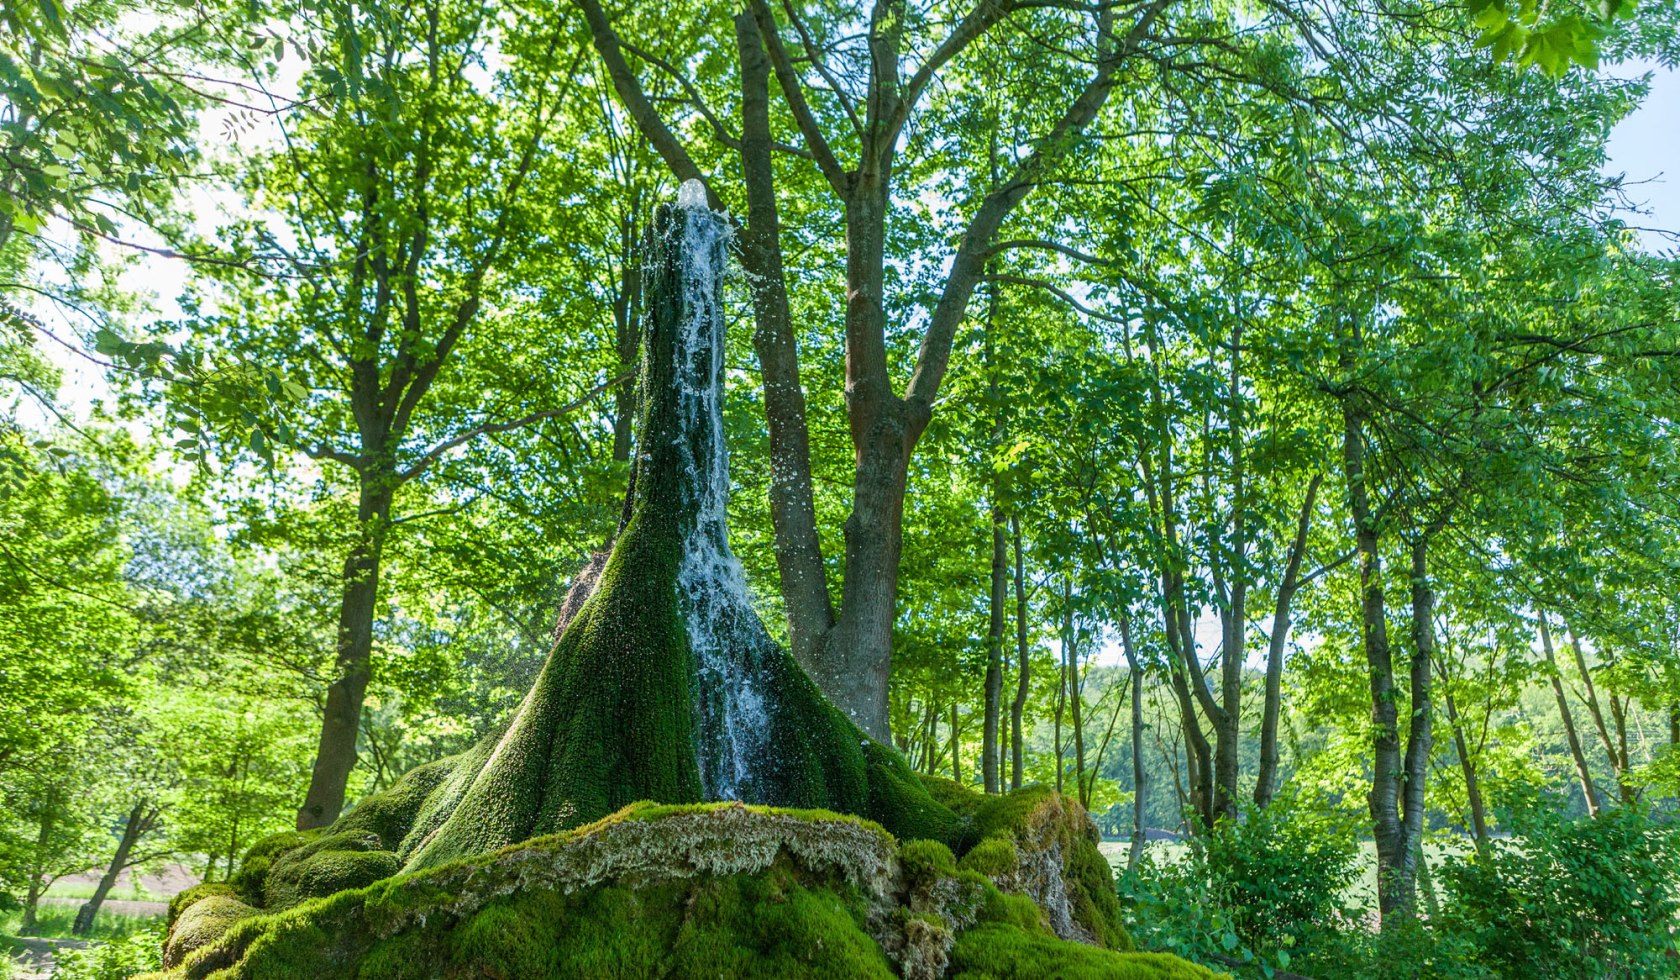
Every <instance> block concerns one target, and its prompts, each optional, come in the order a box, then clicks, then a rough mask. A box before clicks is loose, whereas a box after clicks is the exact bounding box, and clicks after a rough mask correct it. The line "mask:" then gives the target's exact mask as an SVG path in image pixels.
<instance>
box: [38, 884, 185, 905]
mask: <svg viewBox="0 0 1680 980" xmlns="http://www.w3.org/2000/svg"><path fill="white" fill-rule="evenodd" d="M96 887H97V886H96V885H93V884H91V883H89V882H85V881H55V882H53V885H52V887H51V888H48V889H47V895H48V896H49V897H51V898H92V897H93V890H94V888H96ZM105 897H106V898H107V899H109V900H111V901H123V902H167V901H169V896H168V895H163V894H159V893H158V892H155V891H153V890H152V889H150V888H147V887H145V886H144V885H142V886H140V887H138V888H136V887H135V886H133V885H130V884H127V883H126V882H125V883H124V884H122V885H119V886H117V887H116V888H113V889H111V890H110V892H109V893H107V894H106V896H105Z"/></svg>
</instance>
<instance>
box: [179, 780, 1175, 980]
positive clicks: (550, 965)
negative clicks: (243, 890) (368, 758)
mask: <svg viewBox="0 0 1680 980" xmlns="http://www.w3.org/2000/svg"><path fill="white" fill-rule="evenodd" d="M1054 812H1056V813H1059V812H1060V811H1054ZM1040 816H1041V817H1042V816H1044V815H1043V814H1040ZM333 836H336V835H328V836H326V837H321V838H318V839H316V840H314V841H312V842H310V845H308V846H307V847H305V848H294V849H293V850H292V851H291V852H288V853H287V854H285V855H284V857H285V859H286V864H287V866H296V867H308V866H312V865H313V864H314V863H315V862H317V861H320V860H324V859H337V858H342V857H344V856H346V855H384V856H387V857H389V856H390V852H388V851H345V850H341V849H340V848H341V847H343V846H362V845H367V844H369V843H371V840H372V836H373V835H371V834H361V835H358V834H357V833H355V832H345V833H344V834H343V837H342V839H340V840H333V839H332V838H333ZM223 901H226V902H232V900H231V899H229V898H227V897H226V896H213V897H211V898H207V899H203V900H201V901H200V902H199V903H198V904H200V905H202V904H205V903H208V902H223ZM234 904H237V903H234ZM194 908H196V906H194ZM189 911H190V910H189ZM208 911H209V910H207V912H208ZM240 914H242V915H248V914H249V910H245V911H243V912H241V913H240ZM230 918H231V917H230ZM219 927H220V928H224V929H225V930H226V931H225V932H224V933H223V934H222V935H221V936H220V938H217V939H213V940H211V941H209V942H208V944H207V945H205V946H204V947H203V948H202V949H199V950H198V952H196V953H193V954H191V955H190V956H188V957H187V958H186V960H185V962H183V963H181V964H180V965H178V966H176V967H174V968H173V969H172V970H170V971H169V972H168V973H167V974H164V975H163V977H165V978H167V980H210V978H212V977H214V978H217V980H232V978H259V980H269V978H274V980H281V978H285V980H321V978H324V977H334V978H337V977H344V978H359V980H421V978H429V977H437V978H445V977H448V978H456V977H505V978H520V980H549V978H554V980H559V978H574V977H589V978H595V977H601V978H641V977H649V978H651V977H737V976H739V977H762V978H771V977H776V978H783V977H786V978H794V980H799V978H818V977H823V978H826V977H846V978H851V977H863V978H870V977H881V978H886V977H893V976H901V977H905V978H912V980H932V978H938V977H943V976H945V975H947V972H948V971H947V967H948V965H950V964H952V963H953V962H954V960H953V956H954V951H955V950H963V949H966V948H969V947H973V946H975V941H974V940H972V939H971V938H969V937H971V935H974V934H978V937H979V938H978V943H979V945H980V946H985V945H986V944H987V943H988V942H990V943H991V944H992V947H994V948H993V949H992V951H991V953H987V954H984V955H982V953H980V952H975V953H974V954H973V955H974V956H975V957H980V958H979V959H973V960H972V961H965V962H967V964H968V965H967V966H965V967H963V968H964V969H971V968H973V969H988V970H993V971H994V972H993V973H990V974H988V973H973V972H972V971H971V974H970V975H972V976H975V977H984V976H996V977H998V978H1000V980H1001V978H1006V977H1028V976H1032V977H1038V976H1047V977H1055V976H1066V977H1075V978H1077V977H1087V976H1089V977H1108V976H1114V977H1128V978H1129V977H1139V978H1143V977H1147V978H1160V980H1192V978H1194V980H1205V978H1206V975H1205V974H1200V973H1191V974H1182V973H1173V972H1171V971H1170V969H1169V967H1172V965H1173V964H1177V963H1178V961H1176V960H1173V959H1171V958H1170V957H1166V958H1148V957H1144V958H1124V957H1122V958H1119V959H1113V958H1106V957H1113V956H1115V955H1116V954H1113V953H1110V952H1106V951H1101V950H1098V949H1096V948H1094V947H1089V946H1080V945H1079V944H1076V943H1068V942H1064V941H1062V940H1058V939H1056V938H1055V937H1054V936H1053V935H1051V934H1050V932H1049V927H1048V925H1047V923H1046V921H1045V919H1044V917H1043V915H1042V913H1041V912H1040V911H1039V909H1038V908H1037V907H1036V906H1035V905H1033V903H1032V902H1031V901H1030V900H1028V899H1026V898H1024V897H1021V896H1012V895H1005V894H1003V893H1001V892H1000V891H999V890H998V889H997V888H996V887H994V886H993V885H992V884H991V883H990V881H989V880H987V879H986V878H985V877H984V876H983V875H981V874H980V873H978V872H977V871H973V870H960V869H958V868H957V867H956V862H955V860H954V859H953V857H952V855H951V852H950V851H949V849H948V848H946V847H945V846H944V845H943V844H941V843H939V842H937V841H928V840H922V841H910V842H907V843H905V844H904V845H903V846H902V847H901V846H899V845H898V844H897V843H896V842H895V841H894V840H893V839H892V838H891V837H890V836H889V835H888V834H886V833H885V832H884V831H883V830H882V829H881V828H880V827H878V826H876V825H875V824H873V823H871V822H869V821H867V820H863V819H861V818H858V817H855V816H846V815H837V814H832V813H824V812H822V811H785V810H774V809H766V808H758V807H745V806H741V805H739V804H685V805H667V804H653V803H638V804H635V805H632V806H628V807H625V808H623V809H622V810H620V811H618V812H616V813H614V814H612V815H611V816H610V817H608V818H605V819H602V820H599V821H596V822H595V823H593V824H591V825H589V826H586V827H583V828H580V829H578V830H573V831H568V832H565V833H561V834H556V835H552V836H548V837H544V838H540V839H537V840H532V841H528V842H525V843H522V844H519V845H515V846H511V847H507V848H503V849H501V850H499V851H497V852H495V853H492V854H488V855H481V856H478V857H475V858H472V859H469V860H463V861H457V862H451V863H449V864H446V865H443V866H440V867H438V868H433V869H427V870H424V871H420V872H417V873H412V874H407V875H399V876H397V877H393V878H388V879H385V880H382V881H378V882H375V883H373V884H371V885H368V886H366V887H363V888H358V889H354V890H349V891H342V892H338V893H336V894H333V895H332V896H330V897H327V898H320V899H311V900H307V901H303V902H302V903H301V904H299V905H297V906H296V907H294V908H291V909H288V910H285V911H282V912H277V913H272V914H263V915H256V916H253V917H250V918H236V919H234V920H233V921H232V925H231V927H229V926H227V924H226V923H225V922H224V923H220V924H219ZM988 930H990V931H988ZM965 943H967V944H968V947H965V945H964V944H965ZM999 944H1002V945H999ZM994 954H995V955H1019V956H1022V957H1024V958H1025V959H1024V960H1023V962H1022V964H1019V965H1015V964H1010V963H1007V962H991V961H988V960H986V959H985V958H984V956H985V955H994ZM1093 957H1095V958H1093ZM1122 967H1123V968H1124V969H1125V970H1126V971H1129V972H1124V973H1117V972H1114V971H1115V970H1117V969H1120V968H1122ZM998 971H1001V972H998ZM1057 971H1061V972H1057ZM1080 971H1083V972H1080ZM1104 971H1107V972H1104Z"/></svg>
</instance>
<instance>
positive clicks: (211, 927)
mask: <svg viewBox="0 0 1680 980" xmlns="http://www.w3.org/2000/svg"><path fill="white" fill-rule="evenodd" d="M200 887H202V886H200ZM224 887H225V886H224ZM256 914H257V910H256V909H254V908H252V907H251V906H249V905H246V904H245V903H244V902H241V901H240V900H239V899H238V898H235V897H234V896H233V895H232V894H231V889H229V890H228V891H225V892H212V893H208V894H203V895H200V896H199V898H198V899H197V900H196V901H193V902H191V903H190V904H188V905H186V906H185V907H184V908H183V910H182V912H181V915H180V917H179V918H176V919H174V920H173V922H172V923H171V924H170V927H169V936H168V938H167V939H166V940H165V941H164V953H163V961H164V963H165V964H168V965H173V964H176V963H179V962H181V960H182V959H184V958H185V957H186V956H187V954H189V953H191V952H193V951H194V950H197V949H199V948H201V947H203V946H206V945H209V944H210V943H212V942H214V941H215V940H217V939H220V938H221V937H222V934H223V933H225V932H227V931H228V928H229V927H231V926H232V925H233V924H234V923H235V922H238V921H240V920H241V919H247V918H250V917H251V916H253V915H256Z"/></svg>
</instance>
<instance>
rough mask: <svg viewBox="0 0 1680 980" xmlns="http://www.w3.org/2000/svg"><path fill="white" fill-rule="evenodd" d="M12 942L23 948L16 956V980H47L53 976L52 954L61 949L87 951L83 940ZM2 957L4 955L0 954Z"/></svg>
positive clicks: (24, 939) (29, 938)
mask: <svg viewBox="0 0 1680 980" xmlns="http://www.w3.org/2000/svg"><path fill="white" fill-rule="evenodd" d="M13 942H16V943H18V944H19V945H21V946H22V947H23V952H22V954H20V955H18V957H17V960H16V963H17V973H16V977H17V980H48V978H49V977H51V976H52V974H53V953H55V952H57V951H58V950H61V949H87V948H88V941H87V940H85V939H37V938H35V937H33V936H20V937H18V938H17V939H15V940H13ZM0 955H4V954H0Z"/></svg>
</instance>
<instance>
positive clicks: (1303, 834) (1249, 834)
mask: <svg viewBox="0 0 1680 980" xmlns="http://www.w3.org/2000/svg"><path fill="white" fill-rule="evenodd" d="M1356 833H1357V832H1356V828H1355V827H1354V826H1353V825H1351V824H1350V823H1348V822H1347V821H1346V820H1345V819H1344V818H1340V817H1332V816H1325V815H1321V814H1318V813H1314V812H1312V811H1309V810H1307V809H1305V808H1303V807H1301V806H1300V805H1299V804H1298V802H1297V801H1295V800H1293V799H1290V798H1280V799H1278V800H1277V801H1275V802H1274V803H1273V804H1272V806H1271V807H1269V808H1267V809H1264V810H1259V809H1245V810H1244V811H1243V814H1242V819H1241V820H1239V821H1237V822H1235V823H1230V822H1226V823H1221V824H1220V825H1219V826H1218V827H1217V828H1216V829H1215V830H1214V832H1213V833H1211V834H1207V835H1204V836H1203V837H1201V838H1198V839H1196V840H1195V841H1192V843H1191V848H1190V851H1189V853H1188V854H1186V855H1185V857H1184V858H1183V859H1182V860H1179V861H1173V862H1158V861H1156V860H1155V859H1154V858H1153V857H1152V856H1150V855H1149V854H1147V853H1146V854H1145V855H1144V858H1143V861H1142V862H1141V863H1140V864H1139V865H1138V867H1137V868H1136V869H1134V870H1133V871H1132V872H1130V873H1128V874H1127V875H1125V876H1123V877H1122V879H1121V881H1120V884H1119V892H1120V898H1121V900H1122V903H1123V904H1124V905H1125V906H1126V907H1127V910H1128V913H1129V921H1128V923H1127V926H1128V928H1130V930H1131V932H1132V935H1133V937H1134V938H1135V939H1136V940H1137V942H1138V945H1139V947H1140V948H1144V949H1160V950H1167V951H1169V952H1174V953H1177V954H1179V955H1180V956H1183V957H1185V958H1187V959H1192V960H1196V961H1198V962H1202V963H1208V964H1213V965H1216V966H1220V967H1229V966H1232V965H1236V964H1253V965H1255V966H1256V967H1260V968H1262V969H1263V970H1272V969H1277V968H1288V967H1289V965H1290V962H1291V961H1292V960H1293V959H1296V958H1298V957H1300V956H1302V955H1303V954H1311V953H1313V952H1316V951H1318V950H1320V949H1323V950H1325V951H1329V950H1331V949H1338V948H1339V947H1340V940H1339V935H1340V933H1341V932H1342V931H1343V930H1344V929H1345V928H1346V927H1347V926H1348V924H1349V923H1351V922H1353V921H1355V920H1356V919H1357V916H1355V915H1354V914H1352V913H1350V911H1349V910H1348V909H1346V908H1345V907H1344V905H1343V902H1342V895H1343V893H1344V892H1345V891H1346V889H1347V887H1348V885H1349V884H1350V883H1351V882H1352V880H1353V877H1354V875H1355V873H1356V864H1355V862H1356V859H1357V855H1358V841H1357V836H1356Z"/></svg>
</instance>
